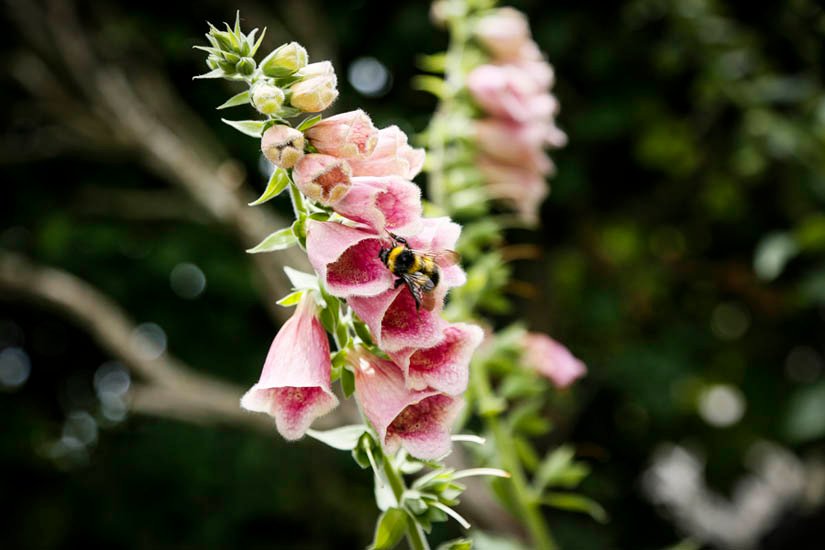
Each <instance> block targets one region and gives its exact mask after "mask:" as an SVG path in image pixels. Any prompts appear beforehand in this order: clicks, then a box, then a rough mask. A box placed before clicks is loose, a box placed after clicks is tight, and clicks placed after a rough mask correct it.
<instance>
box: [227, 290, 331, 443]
mask: <svg viewBox="0 0 825 550" xmlns="http://www.w3.org/2000/svg"><path fill="white" fill-rule="evenodd" d="M330 368H331V364H330V358H329V341H328V340H327V333H326V331H325V330H324V328H323V327H322V326H321V323H320V321H318V318H317V317H316V316H315V301H314V300H313V298H312V297H311V296H309V295H305V296H304V298H303V299H302V300H301V302H300V303H299V304H298V307H297V309H296V310H295V313H294V314H293V315H292V317H290V318H289V320H288V321H287V322H286V323H284V325H283V326H282V327H281V330H280V331H278V334H277V335H276V336H275V340H274V341H273V342H272V346H271V347H270V348H269V353H268V354H267V356H266V361H265V363H264V368H263V372H261V379H260V380H259V381H258V383H257V384H255V385H254V386H252V388H251V389H250V390H249V391H248V392H246V394H245V395H244V396H243V398H242V399H241V406H242V407H243V408H245V409H247V410H249V411H254V412H262V413H266V414H268V415H270V416H273V417H274V418H275V425H276V427H277V428H278V431H279V432H280V433H281V435H282V436H284V438H285V439H290V440H292V439H298V438H300V437H302V436H303V435H304V433H306V431H307V429H308V428H309V426H310V424H312V421H313V420H315V419H316V418H318V417H319V416H322V415H324V414H326V413H328V412H329V411H331V410H332V409H334V408H335V406H336V405H338V399H337V398H336V397H335V395H334V394H333V393H332V390H331V388H330Z"/></svg>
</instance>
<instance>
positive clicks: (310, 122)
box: [295, 114, 324, 132]
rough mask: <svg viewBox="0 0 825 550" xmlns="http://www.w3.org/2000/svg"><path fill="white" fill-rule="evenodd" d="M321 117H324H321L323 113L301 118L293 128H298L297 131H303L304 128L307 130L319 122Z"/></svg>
mask: <svg viewBox="0 0 825 550" xmlns="http://www.w3.org/2000/svg"><path fill="white" fill-rule="evenodd" d="M322 118H324V117H323V115H320V114H318V115H314V116H310V117H307V118H305V119H304V120H302V121H301V122H300V124H298V126H296V127H295V129H296V130H298V131H299V132H304V131H306V130H309V129H310V128H312V127H313V126H315V125H316V124H318V123H319V122H321V119H322Z"/></svg>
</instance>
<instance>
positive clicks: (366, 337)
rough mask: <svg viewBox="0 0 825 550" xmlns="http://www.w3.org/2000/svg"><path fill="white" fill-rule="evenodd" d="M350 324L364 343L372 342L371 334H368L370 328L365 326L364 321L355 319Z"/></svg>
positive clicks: (369, 344)
mask: <svg viewBox="0 0 825 550" xmlns="http://www.w3.org/2000/svg"><path fill="white" fill-rule="evenodd" d="M352 326H353V327H354V328H355V334H357V335H358V337H359V338H360V339H361V340H362V341H363V342H364V343H365V344H366V345H368V346H371V345H372V343H373V342H372V334H370V329H369V327H367V325H366V323H364V322H363V321H359V320H358V319H355V320H354V321H353V323H352Z"/></svg>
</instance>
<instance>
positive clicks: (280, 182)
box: [249, 167, 289, 206]
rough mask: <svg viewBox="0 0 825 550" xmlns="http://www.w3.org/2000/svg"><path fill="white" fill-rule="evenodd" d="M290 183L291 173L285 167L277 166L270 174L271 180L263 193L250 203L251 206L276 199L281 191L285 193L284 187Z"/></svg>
mask: <svg viewBox="0 0 825 550" xmlns="http://www.w3.org/2000/svg"><path fill="white" fill-rule="evenodd" d="M288 185H289V173H287V171H286V170H284V169H283V168H278V167H276V168H275V170H274V171H273V172H272V175H271V176H269V181H268V182H267V184H266V189H265V190H264V192H263V193H262V194H261V196H260V197H258V198H257V199H255V200H254V201H252V202H250V203H249V206H258V205H259V204H263V203H265V202H267V201H269V200H272V199H274V198H275V197H277V196H278V195H280V194H281V193H283V191H284V189H286V188H287V186H288Z"/></svg>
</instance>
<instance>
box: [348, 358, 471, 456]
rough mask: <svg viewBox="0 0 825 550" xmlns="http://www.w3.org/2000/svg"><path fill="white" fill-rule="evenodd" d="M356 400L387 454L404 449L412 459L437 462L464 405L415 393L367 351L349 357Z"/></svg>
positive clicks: (396, 372) (396, 370)
mask: <svg viewBox="0 0 825 550" xmlns="http://www.w3.org/2000/svg"><path fill="white" fill-rule="evenodd" d="M350 359H351V360H352V362H353V363H354V364H353V367H354V369H355V397H356V399H357V400H358V402H359V403H360V405H361V409H362V410H363V411H364V414H365V415H366V417H367V419H369V421H370V423H371V424H372V425H373V427H374V428H375V430H376V432H378V436H379V437H380V438H381V443H382V444H383V446H384V449H385V451H386V452H388V453H394V452H396V451H397V450H398V448H399V447H403V448H404V449H406V450H407V452H409V453H410V454H411V455H412V456H414V457H416V458H422V459H435V458H439V457H441V456H443V455H445V454H447V453H448V452H449V451H450V428H451V425H452V423H453V422H454V421H455V419H456V417H457V416H458V413H459V411H460V409H461V406H462V404H463V401H462V400H461V399H460V398H456V397H450V396H449V395H445V394H443V393H440V392H438V391H436V390H431V389H430V390H423V391H415V390H409V389H407V388H406V387H405V385H404V375H403V374H402V373H401V370H400V369H399V368H398V367H397V366H396V365H395V364H393V363H392V362H391V361H385V360H383V359H379V358H378V357H375V356H374V355H371V354H369V353H368V352H366V351H363V350H362V351H360V352H354V353H351V354H350Z"/></svg>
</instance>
